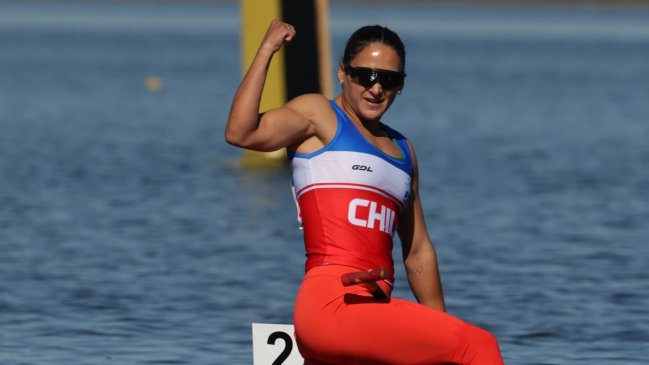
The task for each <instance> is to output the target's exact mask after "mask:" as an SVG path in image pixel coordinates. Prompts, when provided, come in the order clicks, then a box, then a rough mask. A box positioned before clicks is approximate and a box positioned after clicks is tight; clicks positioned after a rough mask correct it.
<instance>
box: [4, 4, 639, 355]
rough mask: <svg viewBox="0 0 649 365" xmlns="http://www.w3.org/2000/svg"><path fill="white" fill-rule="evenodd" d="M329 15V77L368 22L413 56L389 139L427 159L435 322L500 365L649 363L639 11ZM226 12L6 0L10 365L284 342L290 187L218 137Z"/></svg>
mask: <svg viewBox="0 0 649 365" xmlns="http://www.w3.org/2000/svg"><path fill="white" fill-rule="evenodd" d="M330 10H331V14H330V16H331V19H330V20H331V27H332V40H333V47H334V57H336V58H337V57H339V56H340V53H339V51H338V50H340V49H341V47H342V44H343V42H344V40H345V38H346V36H347V35H348V34H349V33H350V32H351V31H352V30H354V29H355V28H357V27H358V26H360V25H364V24H366V23H382V24H387V25H389V26H390V27H392V28H393V29H395V30H397V31H398V32H400V34H401V35H402V37H403V39H404V41H405V42H406V45H407V47H408V65H407V68H408V69H407V71H408V78H407V85H406V89H405V90H404V93H403V95H401V96H400V97H399V99H398V100H397V101H396V102H395V104H394V106H393V109H391V111H390V112H389V113H388V115H386V117H385V121H386V122H387V123H388V124H390V125H392V126H393V127H395V128H397V129H399V130H401V131H402V132H403V133H404V134H406V135H408V136H410V137H411V139H412V141H413V143H414V145H415V147H416V149H417V153H418V157H419V160H420V171H421V187H420V189H421V195H422V199H423V201H424V207H425V213H426V218H427V221H428V226H429V230H430V232H431V235H432V237H433V238H434V240H435V241H436V244H437V248H438V251H439V259H440V267H441V272H442V278H443V281H444V287H445V294H446V300H447V305H448V310H449V312H451V313H453V314H455V315H458V316H460V317H462V318H464V319H466V320H468V321H471V322H474V323H476V324H479V325H481V326H484V327H486V328H488V329H490V330H491V331H492V332H494V333H495V334H496V335H497V336H498V338H499V339H500V342H501V347H502V350H503V355H504V357H505V360H506V362H507V363H508V364H571V365H574V364H584V365H608V364H645V363H646V362H647V359H648V358H649V350H647V344H648V343H649V310H648V309H647V308H649V297H648V295H647V293H648V292H649V271H648V270H647V262H648V261H649V252H648V251H649V248H648V245H647V243H648V242H647V237H649V225H648V224H647V222H648V221H649V168H648V167H649V143H647V138H648V136H649V118H648V116H649V103H648V102H647V101H649V88H648V87H647V85H649V63H648V62H647V60H648V59H649V11H647V10H642V9H633V10H625V9H617V8H604V9H598V8H502V7H498V8H488V7H439V6H438V7H432V6H422V5H419V6H412V5H411V6H406V5H402V6H379V5H375V6H367V4H366V5H362V6H361V5H358V6H354V5H345V4H343V3H342V2H333V3H332V5H331V9H330ZM238 16H239V14H238V9H237V8H236V6H235V5H234V4H232V5H229V4H225V5H212V6H190V5H186V6H179V5H128V4H126V3H117V4H93V5H81V4H78V3H77V4H70V3H68V4H63V5H57V4H40V5H38V6H36V5H24V4H19V3H14V4H11V3H2V4H0V363H1V364H3V365H4V364H8V365H9V364H11V365H17V364H47V365H49V364H108V363H120V364H147V363H151V364H161V363H167V364H251V363H252V350H251V335H250V324H251V323H252V322H279V323H288V322H290V320H291V312H292V305H293V298H294V295H295V293H296V291H297V288H298V285H299V283H300V279H301V275H302V272H303V261H304V256H303V248H302V242H301V232H300V231H299V230H298V229H297V224H296V221H295V211H294V203H293V201H292V197H291V195H290V189H289V178H290V177H289V173H288V171H286V170H284V169H279V170H276V169H275V170H274V169H258V170H246V169H243V168H240V167H239V160H240V158H241V156H242V153H241V151H239V150H236V149H234V148H232V147H230V146H227V145H226V144H225V143H224V141H223V138H222V129H223V126H224V123H225V119H226V116H227V111H228V107H229V103H230V100H231V97H232V94H233V92H234V89H235V88H236V86H237V85H238V81H239V77H240V76H239V75H240V72H241V70H240V65H239V49H238V46H239V40H238V29H239V22H238ZM151 76H157V77H160V78H161V79H162V80H163V82H164V85H163V88H162V90H161V91H160V92H157V93H156V92H149V91H147V89H146V88H145V86H144V83H145V80H146V79H147V78H148V77H151ZM397 247H398V246H397ZM398 251H399V250H398V249H396V250H395V255H397V257H398V255H399V252H398ZM397 270H398V271H399V272H398V276H397V288H396V293H395V294H396V295H397V296H400V297H406V298H412V295H411V294H410V293H409V292H408V287H407V284H406V283H405V281H404V279H403V271H402V266H401V265H399V266H398V268H397Z"/></svg>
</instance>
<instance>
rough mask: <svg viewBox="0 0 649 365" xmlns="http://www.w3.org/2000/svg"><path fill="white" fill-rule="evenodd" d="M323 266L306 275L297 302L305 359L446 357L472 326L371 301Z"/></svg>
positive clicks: (430, 360) (422, 360)
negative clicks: (321, 268)
mask: <svg viewBox="0 0 649 365" xmlns="http://www.w3.org/2000/svg"><path fill="white" fill-rule="evenodd" d="M324 271H326V270H321V272H320V273H319V274H318V275H312V277H310V278H309V277H307V278H306V279H305V282H304V283H303V285H302V287H301V289H300V293H299V294H298V299H297V301H296V307H295V316H294V322H295V328H296V337H297V340H298V346H299V348H300V351H301V353H302V355H303V356H304V357H305V358H306V359H317V360H320V361H324V362H325V363H331V364H336V363H338V364H434V363H444V362H451V361H452V360H453V357H454V356H455V353H456V352H457V350H458V349H459V348H460V347H461V344H462V342H463V341H464V338H465V337H464V333H465V331H466V329H467V327H470V326H471V325H469V324H468V323H466V322H464V321H462V320H460V319H458V318H456V317H453V316H451V315H449V314H447V313H444V312H442V311H438V310H435V309H432V308H428V307H426V306H423V305H420V304H417V303H413V302H410V301H406V300H402V299H397V298H392V299H389V300H387V301H377V300H374V299H373V298H372V297H371V294H369V292H367V291H366V290H364V289H363V288H362V287H353V288H344V287H342V285H341V284H340V274H339V273H337V272H336V273H335V274H332V275H326V274H325V273H324ZM329 271H335V269H334V270H331V269H329Z"/></svg>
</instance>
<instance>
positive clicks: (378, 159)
mask: <svg viewBox="0 0 649 365" xmlns="http://www.w3.org/2000/svg"><path fill="white" fill-rule="evenodd" d="M295 34H296V33H295V29H294V28H293V27H292V26H291V25H289V24H286V23H283V22H280V21H276V20H275V21H273V22H272V23H271V24H270V26H269V28H268V30H267V32H266V35H265V37H264V39H263V41H262V43H261V46H260V47H259V50H258V52H257V55H256V56H255V58H254V60H253V62H252V64H251V66H250V69H249V70H248V72H247V73H246V75H245V76H244V78H243V81H242V82H241V86H240V87H239V90H238V91H237V93H236V95H235V97H234V101H233V103H232V108H231V111H230V116H229V118H228V122H227V126H226V129H225V138H226V140H227V141H228V143H230V144H233V145H236V146H239V147H243V148H247V149H252V150H257V151H272V150H277V149H279V148H282V147H287V149H288V153H289V159H290V162H291V168H292V172H293V187H294V194H295V197H296V201H297V202H298V215H299V219H300V221H301V223H302V226H303V228H304V242H305V247H306V255H307V261H306V275H305V278H304V281H303V283H302V286H301V288H300V291H299V293H298V296H297V299H296V303H295V312H294V324H295V334H296V338H297V341H298V347H299V349H300V352H301V354H302V356H303V357H304V358H305V364H440V363H458V364H480V365H488V364H502V363H503V362H502V358H501V356H500V352H499V350H498V344H497V342H496V340H495V338H494V337H493V336H492V335H491V334H490V333H488V332H487V331H484V330H482V329H480V328H478V327H475V326H473V325H470V324H468V323H466V322H463V321H462V320H460V319H457V318H455V317H453V316H451V315H448V314H446V313H445V312H444V311H445V306H444V297H443V294H442V286H441V282H440V277H439V271H438V268H437V258H436V253H435V249H434V246H433V244H432V242H431V239H430V237H429V236H428V232H427V229H426V224H425V222H424V215H423V210H422V206H421V202H420V200H419V193H418V173H417V161H416V157H415V153H414V150H413V148H412V145H411V143H410V142H409V141H408V140H407V139H406V138H405V137H403V136H402V135H401V134H399V133H398V132H397V131H395V130H394V129H391V128H390V127H388V126H386V125H385V124H383V123H382V122H381V117H382V116H383V114H384V113H385V112H386V111H387V110H388V108H389V107H390V105H391V104H392V102H393V101H394V99H395V98H396V96H397V94H399V93H400V91H401V89H402V88H403V83H404V78H405V76H406V74H405V73H404V70H405V50H404V46H403V44H402V42H401V40H400V39H399V37H398V35H397V34H396V33H394V32H392V31H391V30H389V29H387V28H384V27H381V26H368V27H363V28H360V29H359V30H357V31H356V32H355V33H354V34H353V35H352V36H351V37H350V39H349V40H348V42H347V45H346V48H345V54H344V56H343V59H342V61H341V63H340V65H339V67H338V80H339V82H340V85H341V87H342V92H341V94H340V95H338V96H336V97H335V98H334V99H333V100H331V101H330V100H327V99H326V98H325V97H323V96H322V95H318V94H307V95H302V96H298V97H296V98H295V99H293V100H290V101H289V102H288V103H286V105H284V106H283V107H280V108H278V109H273V110H270V111H267V112H265V113H262V114H259V103H260V99H261V95H262V91H263V86H264V81H265V78H266V72H267V69H268V65H269V63H270V60H271V59H272V57H273V55H274V54H275V52H277V51H278V50H279V49H280V48H281V47H282V46H283V45H284V44H285V43H287V42H290V41H291V40H292V39H293V37H295ZM397 223H398V224H397ZM395 231H397V232H398V234H399V238H400V241H401V243H402V250H403V257H404V263H405V267H406V271H407V278H408V282H409V284H410V287H411V288H412V291H413V293H414V295H415V297H416V299H417V301H418V303H413V302H410V301H406V300H401V299H396V298H389V294H390V292H391V289H392V280H393V276H394V275H393V261H392V256H391V252H392V237H393V234H394V233H395ZM376 267H384V268H386V269H387V270H386V271H387V275H386V277H385V279H383V280H379V281H377V282H376V284H363V285H356V286H343V285H342V283H341V276H342V275H343V274H346V273H350V272H357V271H359V270H368V269H372V268H376ZM382 294H385V296H383V297H381V295H382Z"/></svg>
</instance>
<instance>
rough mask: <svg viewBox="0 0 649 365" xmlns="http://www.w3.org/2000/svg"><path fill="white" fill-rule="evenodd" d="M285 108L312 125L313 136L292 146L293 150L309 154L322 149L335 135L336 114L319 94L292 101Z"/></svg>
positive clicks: (299, 97) (326, 100)
mask: <svg viewBox="0 0 649 365" xmlns="http://www.w3.org/2000/svg"><path fill="white" fill-rule="evenodd" d="M286 107H287V108H290V109H292V110H294V111H295V112H297V113H299V114H301V115H303V116H305V117H306V118H307V119H308V120H309V122H310V123H311V124H312V125H313V127H314V130H315V135H314V136H313V137H312V138H309V139H306V140H304V141H302V142H300V143H296V144H294V145H293V146H292V148H293V149H294V150H297V151H299V152H302V153H310V152H313V151H315V150H318V149H320V148H322V147H323V146H324V145H326V144H327V143H328V142H329V141H330V140H331V139H332V138H333V137H334V135H335V134H336V112H335V111H334V110H333V108H332V107H331V104H330V103H329V100H328V99H327V98H325V97H324V96H322V95H320V94H305V95H300V96H298V97H296V98H295V99H292V100H291V101H289V102H288V103H287V104H286Z"/></svg>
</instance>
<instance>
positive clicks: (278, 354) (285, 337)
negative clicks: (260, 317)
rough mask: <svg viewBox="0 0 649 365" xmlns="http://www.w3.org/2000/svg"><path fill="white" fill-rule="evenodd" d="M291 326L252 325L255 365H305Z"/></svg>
mask: <svg viewBox="0 0 649 365" xmlns="http://www.w3.org/2000/svg"><path fill="white" fill-rule="evenodd" d="M293 332H294V328H293V325H290V324H270V323H253V324H252V360H253V364H254V365H303V364H304V359H303V358H302V356H300V352H299V351H298V350H297V344H296V343H295V336H293Z"/></svg>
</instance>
